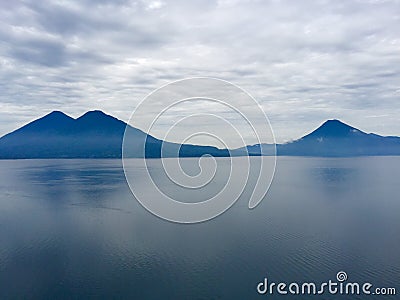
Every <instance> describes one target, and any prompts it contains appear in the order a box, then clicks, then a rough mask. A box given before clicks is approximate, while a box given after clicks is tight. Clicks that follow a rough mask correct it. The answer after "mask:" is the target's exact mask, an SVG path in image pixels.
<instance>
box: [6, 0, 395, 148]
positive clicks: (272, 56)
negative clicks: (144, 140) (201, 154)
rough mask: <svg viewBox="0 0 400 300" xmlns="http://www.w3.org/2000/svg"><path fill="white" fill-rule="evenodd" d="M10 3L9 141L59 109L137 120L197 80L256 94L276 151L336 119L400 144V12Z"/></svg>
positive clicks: (385, 4)
mask: <svg viewBox="0 0 400 300" xmlns="http://www.w3.org/2000/svg"><path fill="white" fill-rule="evenodd" d="M0 3H1V9H0V114H1V116H0V135H3V134H5V133H7V132H9V131H10V130H13V129H15V128H17V127H20V126H21V125H23V124H25V123H27V122H29V121H31V120H33V119H35V118H38V117H40V116H42V115H44V114H46V113H48V112H50V111H52V110H62V111H64V112H65V113H67V114H69V115H71V116H72V117H78V116H80V115H81V114H83V113H84V112H85V111H87V110H93V109H101V110H103V111H105V112H106V113H109V114H112V115H114V116H116V117H118V118H120V119H122V120H125V121H127V120H128V118H129V115H130V113H131V111H132V110H133V109H134V108H135V106H136V105H137V104H138V103H139V102H140V100H142V99H143V98H144V97H145V96H146V95H147V94H148V93H149V92H151V91H152V90H154V89H156V88H158V87H159V86H161V85H163V84H166V83H168V82H170V81H173V80H177V79H182V78H186V77H191V76H211V77H216V78H221V79H224V80H228V81H231V82H232V83H234V84H236V85H239V86H241V87H243V88H244V89H246V90H247V91H248V92H249V93H250V94H252V95H253V96H254V97H255V98H256V99H257V100H258V101H259V102H260V103H262V107H263V108H264V110H265V113H266V114H267V115H268V117H269V118H270V121H271V124H272V126H273V129H274V131H275V136H276V139H277V141H278V142H282V141H288V140H291V139H295V138H298V137H300V136H301V135H303V134H304V133H306V132H309V131H311V130H312V129H314V128H315V127H317V126H318V125H319V124H320V123H322V122H323V121H324V120H326V119H331V118H338V119H341V120H343V121H345V122H347V123H349V124H351V125H354V126H356V127H358V128H360V129H361V130H364V131H367V132H376V133H379V134H383V135H400V122H399V116H400V1H379V0H374V1H367V0H363V1H345V0H343V1H316V0H313V1H265V0H262V1H207V0H206V1H204V0H201V1H193V0H191V1H187V0H186V1H125V0H117V1H115V0H113V1H111V0H110V1H108V0H101V1H97V0H96V1H95V0H86V1H83V0H79V1H35V0H32V1H9V0H0ZM197 126H198V125H197Z"/></svg>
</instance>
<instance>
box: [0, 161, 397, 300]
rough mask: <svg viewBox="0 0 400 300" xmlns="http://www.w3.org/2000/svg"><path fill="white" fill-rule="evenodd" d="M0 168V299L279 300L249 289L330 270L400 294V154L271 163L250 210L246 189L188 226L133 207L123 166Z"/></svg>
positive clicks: (11, 164) (317, 277)
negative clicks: (262, 194)
mask: <svg viewBox="0 0 400 300" xmlns="http://www.w3.org/2000/svg"><path fill="white" fill-rule="evenodd" d="M234 159H236V160H240V158H234ZM256 159H257V158H252V160H256ZM217 160H219V159H217ZM220 160H221V159H220ZM132 163H134V160H132ZM190 164H192V165H193V166H192V168H193V170H195V169H197V168H198V165H197V159H185V168H189V169H190ZM224 165H226V164H222V166H224ZM0 166H1V167H0V195H1V197H0V298H1V299H9V298H30V299H33V298H37V299H38V298H41V299H45V298H46V299H54V298H65V299H67V298H68V299H71V298H78V297H81V298H84V299H88V298H105V299H111V298H125V299H257V298H269V299H275V298H276V299H280V298H282V296H277V295H266V296H260V295H258V294H257V291H256V286H257V284H258V283H259V282H260V281H262V280H263V279H264V277H268V279H269V280H270V281H274V282H304V281H308V282H310V281H313V282H316V283H320V282H323V281H328V280H329V279H332V280H334V279H335V278H336V273H337V272H338V271H345V272H346V273H347V274H348V276H349V281H352V282H360V283H362V282H366V281H367V282H371V283H372V284H373V285H374V286H375V287H396V289H397V291H399V289H400V287H399V286H398V279H399V278H400V256H399V254H398V252H399V249H400V234H399V233H400V232H399V230H400V218H399V211H400V202H399V200H398V199H399V197H398V195H399V194H400V185H399V184H398V178H399V176H400V171H399V170H400V157H359V158H300V157H279V158H278V164H277V171H276V174H275V178H274V181H273V183H272V185H271V188H270V191H269V193H268V195H267V197H266V198H265V199H264V200H263V201H262V202H261V204H260V205H259V206H258V207H256V208H255V209H254V210H249V209H248V208H247V205H248V201H247V198H246V197H247V196H246V195H247V193H248V192H249V191H248V190H247V191H245V193H244V195H243V197H242V198H240V199H239V200H238V202H237V203H236V204H235V205H234V206H233V207H232V208H231V209H229V210H228V211H227V212H225V213H224V214H222V215H221V216H219V217H217V218H215V219H213V220H211V221H208V222H204V223H200V224H192V225H182V224H175V223H171V222H167V221H164V220H161V219H159V218H157V217H155V216H153V215H152V214H150V213H149V212H147V211H146V210H145V209H144V208H143V207H142V206H140V204H139V203H138V202H137V201H136V200H135V199H134V198H133V196H132V194H131V191H130V190H129V187H128V185H127V183H126V180H125V177H124V173H123V169H122V165H121V161H120V160H111V159H110V160H74V159H71V160H17V161H12V160H9V161H0ZM226 166H227V165H226ZM189 171H190V170H189ZM143 172H144V170H143ZM157 172H158V171H157V164H155V165H154V168H153V169H152V174H153V175H154V176H157ZM159 172H160V176H162V175H161V169H160V170H159ZM189 173H190V172H189ZM193 173H196V171H193ZM222 173H224V172H223V170H222ZM250 178H252V177H250ZM137 180H138V182H140V170H139V171H138V178H137ZM165 189H166V190H168V191H170V192H173V191H171V189H172V187H171V186H165ZM209 192H210V191H209ZM149 197H151V195H149ZM181 197H182V199H184V198H188V199H190V195H189V194H188V195H187V196H185V195H181ZM284 298H292V299H297V298H298V297H297V296H292V297H290V296H287V297H284ZM341 298H343V299H349V297H348V296H337V295H336V296H329V295H325V296H324V299H341ZM368 298H369V299H386V298H387V299H395V298H396V296H375V297H374V296H369V297H368ZM351 299H363V296H359V297H358V298H357V297H356V296H352V297H351Z"/></svg>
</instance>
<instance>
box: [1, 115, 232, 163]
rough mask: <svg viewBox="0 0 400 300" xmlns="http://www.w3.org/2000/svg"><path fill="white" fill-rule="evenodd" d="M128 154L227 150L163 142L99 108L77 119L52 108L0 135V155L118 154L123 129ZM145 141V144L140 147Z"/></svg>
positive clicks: (224, 152) (184, 154)
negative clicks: (46, 112) (49, 111)
mask: <svg viewBox="0 0 400 300" xmlns="http://www.w3.org/2000/svg"><path fill="white" fill-rule="evenodd" d="M125 129H126V135H127V136H128V137H129V139H127V140H128V141H129V143H130V144H129V147H128V149H129V151H127V153H125V154H126V156H129V157H149V158H154V157H160V156H161V146H163V148H164V149H163V156H177V155H179V156H182V157H190V156H202V155H205V154H210V155H213V156H227V155H228V151H227V150H220V149H217V148H215V147H209V146H196V145H179V144H175V143H169V142H163V141H162V140H159V139H156V138H154V137H152V136H151V135H148V134H146V133H144V132H143V131H141V130H139V129H136V128H133V127H131V126H129V125H127V124H126V123H125V122H123V121H121V120H118V119H116V118H114V117H112V116H110V115H107V114H105V113H103V112H102V111H98V110H96V111H89V112H87V113H85V114H84V115H82V116H81V117H79V118H77V119H73V118H71V117H69V116H67V115H66V114H64V113H63V112H60V111H53V112H51V113H50V114H48V115H46V116H44V117H42V118H40V119H37V120H35V121H33V122H31V123H29V124H27V125H25V126H23V127H21V128H19V129H17V130H15V131H13V132H11V133H9V134H6V135H5V136H3V137H2V138H0V158H3V159H4V158H9V159H14V158H119V157H121V153H122V141H123V136H124V132H125ZM144 145H146V147H144Z"/></svg>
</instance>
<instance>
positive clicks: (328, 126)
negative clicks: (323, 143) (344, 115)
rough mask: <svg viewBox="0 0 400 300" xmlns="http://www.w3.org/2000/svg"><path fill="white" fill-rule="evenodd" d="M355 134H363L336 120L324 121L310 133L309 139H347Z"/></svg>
mask: <svg viewBox="0 0 400 300" xmlns="http://www.w3.org/2000/svg"><path fill="white" fill-rule="evenodd" d="M355 133H363V132H362V131H360V130H358V129H356V128H354V127H352V126H350V125H347V124H345V123H343V122H342V121H340V120H337V119H331V120H327V121H325V122H324V123H323V124H322V125H321V126H320V127H318V128H317V129H316V130H314V131H313V132H311V133H310V134H309V135H307V136H309V137H318V138H324V137H347V136H349V135H352V134H355Z"/></svg>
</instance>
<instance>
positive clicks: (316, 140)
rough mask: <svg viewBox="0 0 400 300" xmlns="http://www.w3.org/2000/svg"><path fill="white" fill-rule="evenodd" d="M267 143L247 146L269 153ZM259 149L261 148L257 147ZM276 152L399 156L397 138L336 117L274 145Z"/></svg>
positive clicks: (284, 153) (306, 154)
mask: <svg viewBox="0 0 400 300" xmlns="http://www.w3.org/2000/svg"><path fill="white" fill-rule="evenodd" d="M271 147H272V146H271V145H268V144H261V145H253V146H248V147H247V148H248V150H249V152H250V153H251V154H253V155H257V152H258V155H270V153H271ZM260 149H262V150H260ZM276 151H277V154H278V155H287V156H324V157H341V156H366V155H369V156H373V155H400V137H395V136H380V135H377V134H374V133H365V132H363V131H361V130H359V129H357V128H355V127H352V126H350V125H348V124H345V123H343V122H341V121H339V120H336V119H333V120H327V121H325V122H324V123H323V124H322V125H321V126H320V127H318V128H317V129H315V130H314V131H312V132H311V133H309V134H307V135H305V136H303V137H302V138H300V139H297V140H295V141H292V142H289V143H285V144H277V145H276Z"/></svg>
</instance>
